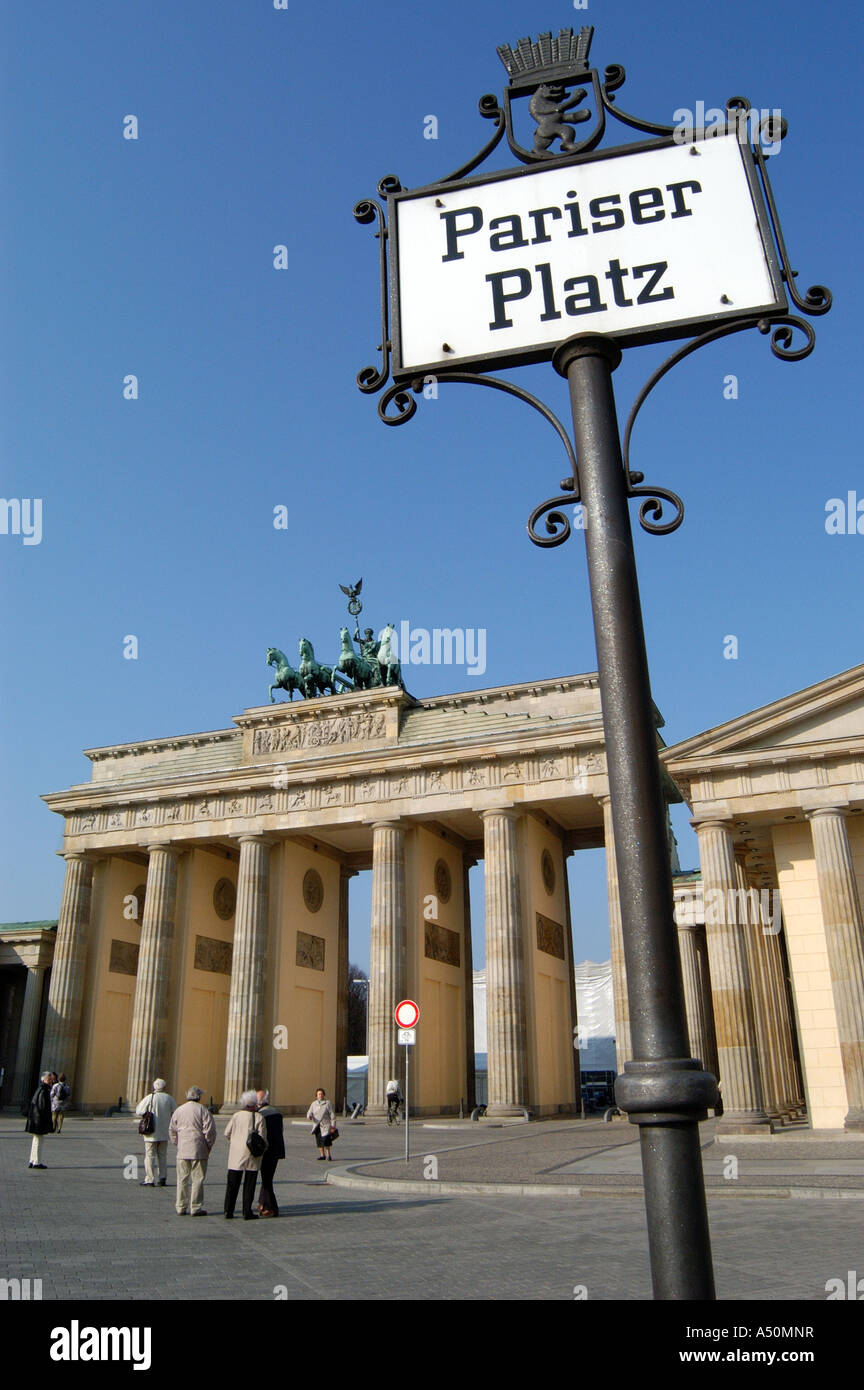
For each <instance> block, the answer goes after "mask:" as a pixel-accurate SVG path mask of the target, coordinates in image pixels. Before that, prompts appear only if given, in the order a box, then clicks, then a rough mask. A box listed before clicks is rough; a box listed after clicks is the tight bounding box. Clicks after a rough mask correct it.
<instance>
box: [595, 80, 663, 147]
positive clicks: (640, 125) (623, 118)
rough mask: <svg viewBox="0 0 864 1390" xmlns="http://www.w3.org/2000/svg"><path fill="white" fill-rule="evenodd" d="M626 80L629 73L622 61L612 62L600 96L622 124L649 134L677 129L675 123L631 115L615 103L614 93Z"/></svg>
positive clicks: (611, 114) (608, 109)
mask: <svg viewBox="0 0 864 1390" xmlns="http://www.w3.org/2000/svg"><path fill="white" fill-rule="evenodd" d="M626 81H627V73H626V71H625V69H624V68H622V66H621V64H620V63H610V64H609V66H608V67H607V68H606V69H605V70H604V73H603V82H602V84H601V87H600V98H601V100H602V102H603V105H604V107H605V109H606V110H607V111H608V112H609V115H610V116H614V118H615V120H616V121H620V122H621V124H622V125H629V126H630V128H631V129H632V130H644V131H645V132H646V134H648V135H671V134H672V132H673V131H674V129H675V127H674V125H658V124H657V122H656V121H643V120H640V118H639V117H638V116H631V115H630V114H629V113H628V112H627V111H622V110H621V108H620V107H619V106H617V105H616V104H615V98H614V96H613V95H612V93H613V92H617V90H618V88H619V87H623V86H624V83H625V82H626Z"/></svg>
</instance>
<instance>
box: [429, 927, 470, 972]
mask: <svg viewBox="0 0 864 1390" xmlns="http://www.w3.org/2000/svg"><path fill="white" fill-rule="evenodd" d="M424 927H425V932H424V935H425V948H424V954H425V956H426V959H427V960H437V961H440V962H441V964H442V965H455V966H458V965H459V964H460V961H461V956H460V953H459V933H458V932H455V931H451V930H450V928H449V927H440V926H439V925H438V923H437V922H425V923H424Z"/></svg>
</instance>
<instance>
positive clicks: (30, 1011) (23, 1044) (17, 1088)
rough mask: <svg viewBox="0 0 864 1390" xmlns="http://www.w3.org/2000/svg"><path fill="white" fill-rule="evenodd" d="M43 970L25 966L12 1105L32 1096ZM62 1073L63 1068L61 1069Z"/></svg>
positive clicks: (41, 966)
mask: <svg viewBox="0 0 864 1390" xmlns="http://www.w3.org/2000/svg"><path fill="white" fill-rule="evenodd" d="M44 983H45V966H44V965H37V966H32V965H31V966H29V967H28V970H27V983H26V985H25V987H24V1004H23V1006H22V1009H21V1026H20V1028H19V1030H18V1051H17V1053H16V1054H15V1075H14V1076H13V1078H12V1104H13V1105H20V1104H21V1103H22V1102H23V1101H25V1100H29V1099H30V1096H31V1095H32V1094H33V1086H32V1084H31V1083H32V1081H33V1067H34V1064H35V1062H36V1040H37V1036H38V1033H39V1014H40V1012H41V1009H42V988H43V985H44ZM61 1070H63V1068H61Z"/></svg>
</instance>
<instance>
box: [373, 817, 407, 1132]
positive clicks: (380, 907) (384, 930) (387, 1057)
mask: <svg viewBox="0 0 864 1390" xmlns="http://www.w3.org/2000/svg"><path fill="white" fill-rule="evenodd" d="M372 830H373V836H374V838H373V842H372V923H371V939H370V943H369V1025H368V1035H369V1084H368V1092H367V1105H366V1114H367V1115H372V1116H375V1115H386V1114H387V1103H386V1100H385V1098H384V1097H385V1088H386V1086H387V1082H388V1081H389V1080H391V1079H392V1078H395V1079H396V1080H397V1081H400V1082H401V1083H402V1085H403V1087H404V1076H403V1074H402V1072H403V1068H402V1059H401V1058H400V1056H399V1051H400V1049H399V1046H398V1044H397V1042H396V1022H395V1020H394V1017H393V1011H394V1009H395V1008H396V1005H397V1004H398V1003H399V1001H400V999H403V998H404V997H405V989H406V977H405V951H406V930H407V919H408V914H407V905H406V901H405V829H404V827H403V826H401V825H400V824H399V823H398V821H376V822H375V823H374V825H373V827H372Z"/></svg>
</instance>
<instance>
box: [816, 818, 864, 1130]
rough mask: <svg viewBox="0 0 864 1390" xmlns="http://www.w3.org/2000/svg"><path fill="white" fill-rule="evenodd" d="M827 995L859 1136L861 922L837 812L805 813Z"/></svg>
mask: <svg viewBox="0 0 864 1390" xmlns="http://www.w3.org/2000/svg"><path fill="white" fill-rule="evenodd" d="M807 816H808V819H809V821H810V826H811V829H812V832H813V848H814V850H815V853H816V874H817V877H818V880H819V897H820V900H821V904H822V920H823V922H824V924H825V941H826V944H827V947H828V961H829V965H830V969H831V989H832V992H833V995H834V1010H835V1013H836V1017H837V1032H838V1034H839V1037H840V1053H841V1056H842V1059H843V1076H844V1079H845V1081H846V1097H847V1100H848V1103H849V1110H848V1112H847V1114H846V1119H845V1121H844V1125H845V1128H846V1129H855V1130H864V922H862V917H861V903H860V900H859V897H858V886H857V884H856V882H855V870H854V868H853V866H852V855H851V852H850V849H849V837H848V835H847V832H846V815H845V812H844V811H842V810H841V809H840V808H839V807H836V806H832V807H825V808H822V809H820V810H817V811H808V812H807Z"/></svg>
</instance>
